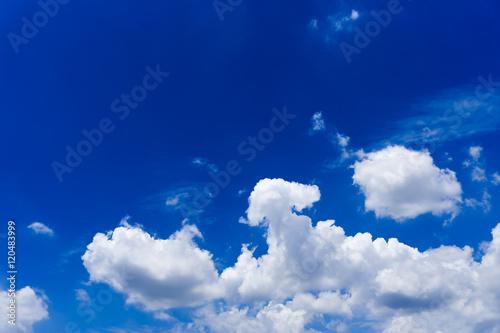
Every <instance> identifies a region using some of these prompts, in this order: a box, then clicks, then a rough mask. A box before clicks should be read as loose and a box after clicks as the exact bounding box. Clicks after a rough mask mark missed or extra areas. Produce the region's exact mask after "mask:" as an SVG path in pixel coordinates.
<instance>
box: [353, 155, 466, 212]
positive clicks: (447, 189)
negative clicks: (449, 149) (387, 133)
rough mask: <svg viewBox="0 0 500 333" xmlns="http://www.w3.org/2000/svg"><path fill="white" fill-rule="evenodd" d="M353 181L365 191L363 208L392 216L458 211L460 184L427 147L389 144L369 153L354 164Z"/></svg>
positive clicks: (460, 200) (460, 199)
mask: <svg viewBox="0 0 500 333" xmlns="http://www.w3.org/2000/svg"><path fill="white" fill-rule="evenodd" d="M353 168H354V175H353V180H354V184H356V185H359V186H360V188H361V190H362V191H363V194H364V195H365V208H366V210H367V211H373V212H375V214H376V216H377V217H390V218H393V219H395V220H400V221H401V220H404V219H408V218H415V217H417V216H419V215H421V214H425V213H432V214H434V215H442V214H451V216H452V218H453V217H454V216H456V215H457V214H458V213H459V212H460V203H461V202H462V188H461V185H460V183H459V182H458V181H457V177H456V175H455V173H454V172H453V171H451V170H449V169H439V168H438V167H437V166H435V165H434V161H433V159H432V157H431V156H430V154H429V152H427V151H425V150H424V151H413V150H410V149H407V148H405V147H403V146H388V147H386V148H384V149H382V150H378V151H374V152H371V153H368V154H366V155H365V156H364V158H363V159H362V160H361V161H357V162H356V163H355V164H354V165H353Z"/></svg>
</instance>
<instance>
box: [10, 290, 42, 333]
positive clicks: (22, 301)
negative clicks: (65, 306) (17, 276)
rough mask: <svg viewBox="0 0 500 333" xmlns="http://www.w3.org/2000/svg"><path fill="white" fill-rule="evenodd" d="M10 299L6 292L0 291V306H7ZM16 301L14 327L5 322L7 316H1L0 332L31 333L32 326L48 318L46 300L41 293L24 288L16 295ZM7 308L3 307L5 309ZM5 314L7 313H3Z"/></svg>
mask: <svg viewBox="0 0 500 333" xmlns="http://www.w3.org/2000/svg"><path fill="white" fill-rule="evenodd" d="M9 301H10V297H9V296H8V292H7V291H4V290H1V291H0V304H2V308H3V305H7V304H9ZM16 301H17V317H16V318H17V319H16V325H15V326H13V325H11V324H9V323H8V322H7V316H2V317H3V318H2V320H1V321H0V331H2V332H23V333H32V332H33V325H34V324H35V323H37V322H39V321H41V320H44V319H48V318H49V312H48V311H47V309H48V305H47V302H48V298H47V296H45V294H43V292H41V291H37V290H35V289H33V288H31V287H29V286H28V287H24V288H22V289H20V290H18V291H17V293H16ZM6 307H7V306H5V308H6ZM5 313H7V311H5Z"/></svg>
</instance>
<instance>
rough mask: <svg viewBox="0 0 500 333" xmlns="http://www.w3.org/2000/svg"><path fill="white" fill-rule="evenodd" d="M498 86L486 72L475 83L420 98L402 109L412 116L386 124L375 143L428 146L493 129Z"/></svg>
mask: <svg viewBox="0 0 500 333" xmlns="http://www.w3.org/2000/svg"><path fill="white" fill-rule="evenodd" d="M498 87H500V81H498V82H497V81H494V79H493V77H492V75H491V74H490V75H489V76H488V77H487V78H485V77H483V76H479V77H478V83H477V84H475V85H467V86H462V87H457V88H453V89H448V90H446V91H443V92H440V93H438V94H436V95H435V96H432V97H429V98H422V99H421V101H419V102H417V103H414V104H413V105H412V106H411V107H410V109H409V110H407V111H405V112H404V113H409V114H412V116H409V117H403V118H402V119H400V120H397V121H395V122H393V123H390V124H388V126H387V128H386V129H385V130H384V131H383V133H384V134H383V135H384V137H383V138H382V135H380V142H379V143H381V144H384V145H386V144H409V145H411V144H414V145H416V146H419V147H426V148H429V147H430V149H431V150H432V146H434V145H437V144H440V143H443V142H446V141H451V140H456V139H460V138H464V137H470V136H473V135H478V134H482V133H488V132H493V131H496V130H498V129H499V128H500V112H498V111H499V107H500V89H498ZM387 133H390V134H389V136H387ZM477 153H480V151H478V152H477Z"/></svg>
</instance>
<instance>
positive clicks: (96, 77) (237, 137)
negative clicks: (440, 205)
mask: <svg viewBox="0 0 500 333" xmlns="http://www.w3.org/2000/svg"><path fill="white" fill-rule="evenodd" d="M401 5H402V6H403V7H404V9H403V11H402V12H401V13H400V14H397V15H393V16H392V21H391V23H390V24H389V25H388V26H387V27H385V28H382V30H381V32H380V34H379V35H377V36H376V37H374V38H373V39H372V41H371V42H370V44H369V45H368V46H367V47H366V48H364V49H362V50H361V52H360V53H359V54H354V55H353V56H352V62H351V63H349V64H348V63H347V62H346V59H345V58H344V56H343V55H342V52H341V49H340V47H339V43H340V42H347V43H350V44H353V38H354V36H355V34H356V32H355V31H354V30H352V28H353V27H354V26H359V27H361V28H363V27H364V26H365V24H366V22H369V21H370V20H372V17H371V16H370V14H369V12H370V11H371V10H381V9H385V8H386V7H387V1H342V2H336V1H335V2H332V1H316V0H315V1H310V2H304V3H290V2H289V1H273V2H252V1H247V0H243V2H242V3H241V4H240V5H238V6H236V7H234V10H233V11H232V12H226V13H225V14H224V20H223V21H221V20H220V19H219V16H218V15H217V13H216V11H215V10H214V8H213V6H212V3H211V2H210V1H203V2H199V1H167V2H160V1H150V2H138V1H125V2H118V1H114V2H111V3H102V2H99V1H86V2H78V1H70V2H69V3H67V4H65V5H60V8H59V12H58V13H57V14H56V15H55V16H54V17H52V18H50V19H49V22H48V24H47V25H46V26H43V27H41V28H40V29H39V31H38V33H37V34H36V36H34V37H33V38H31V39H29V42H28V43H26V44H20V45H19V46H18V49H19V50H18V51H19V52H17V53H16V52H15V50H14V48H13V46H12V45H11V43H10V42H9V38H8V33H9V32H13V33H15V34H21V28H22V26H23V21H22V20H21V18H22V17H27V18H29V19H30V20H31V18H32V15H33V14H34V13H36V12H38V11H39V10H40V7H39V5H38V4H37V2H36V1H28V2H13V1H4V2H3V3H2V4H1V5H0V28H1V31H2V32H3V36H4V37H3V39H2V42H1V43H0V57H1V61H0V64H1V65H0V66H1V67H0V68H1V73H0V91H1V98H0V110H1V112H2V118H1V121H0V136H1V138H0V152H1V154H2V160H3V163H1V164H0V172H1V174H2V177H1V180H0V188H1V189H2V191H0V203H1V206H0V207H1V208H0V220H1V221H4V222H2V223H4V226H5V229H6V222H7V221H8V220H9V219H14V220H16V222H17V225H18V235H17V242H18V266H19V272H20V273H19V276H18V283H19V288H22V287H24V286H32V287H36V288H38V289H40V290H43V292H44V293H45V295H47V297H48V299H49V300H50V302H49V306H48V311H49V314H50V319H48V320H44V321H41V322H39V323H36V324H35V326H34V329H35V332H63V327H64V325H65V324H66V323H67V322H68V321H75V322H78V323H79V324H80V325H81V328H82V329H83V330H84V331H85V330H91V329H94V330H96V331H99V332H101V331H104V330H105V329H108V328H113V327H117V328H122V329H129V330H131V329H132V328H135V329H138V328H139V327H141V326H144V325H147V326H149V327H157V326H161V327H165V325H167V326H168V324H165V323H164V322H162V321H159V320H157V319H153V317H152V315H150V314H148V313H144V312H141V311H140V310H138V309H137V308H135V307H133V306H126V305H124V296H123V295H121V294H120V293H117V292H115V291H113V289H111V288H110V287H108V286H106V285H105V284H94V285H92V286H90V287H88V288H87V287H85V286H83V285H82V284H81V282H82V281H88V279H89V274H88V272H87V271H86V269H85V268H84V267H83V265H82V259H81V256H82V255H83V253H84V252H85V249H86V246H87V244H89V243H91V242H92V238H93V236H94V235H95V234H96V233H98V232H106V231H108V230H113V229H114V228H116V227H117V226H118V224H119V223H120V220H121V219H122V218H123V217H125V216H127V215H129V216H131V218H132V221H134V222H136V223H140V224H142V225H143V226H144V230H146V231H148V232H149V233H151V234H156V235H157V237H159V238H168V237H169V236H170V234H172V233H173V232H175V231H176V230H178V229H180V228H181V226H182V221H183V219H184V218H185V217H186V216H183V215H182V214H181V213H180V212H179V210H175V209H172V208H169V207H167V206H166V205H165V201H166V200H167V198H168V197H169V196H171V195H172V193H174V194H175V193H178V191H179V189H180V188H192V187H193V186H199V185H200V184H201V185H202V184H204V183H206V182H208V181H210V176H209V171H210V168H209V167H208V166H197V165H195V164H193V163H192V160H193V159H194V158H202V159H206V160H207V161H208V164H214V165H215V166H216V167H217V168H218V169H224V168H225V164H226V163H227V162H228V161H230V160H233V159H234V160H237V161H239V162H240V164H241V167H242V172H241V173H240V174H239V175H237V176H234V177H232V178H231V181H230V184H229V185H228V186H227V187H226V188H225V189H223V190H222V191H221V193H220V194H219V195H217V196H216V197H215V198H214V199H213V201H212V202H211V203H210V204H209V205H208V206H207V207H206V208H205V209H204V210H203V211H200V212H197V213H196V214H193V215H191V216H188V217H189V220H190V222H192V223H194V224H196V225H197V226H198V228H199V229H200V231H201V232H202V234H203V236H204V240H203V241H199V244H200V246H201V247H203V248H204V249H207V250H209V251H210V252H211V253H212V254H213V257H214V260H215V259H216V260H215V261H216V262H219V263H220V267H218V268H219V270H220V271H221V270H222V269H224V268H225V267H229V266H232V265H233V264H234V262H235V261H236V258H237V256H238V255H239V252H240V247H241V244H243V243H252V244H254V245H259V248H258V250H257V251H256V253H255V254H256V255H257V254H259V253H260V251H262V253H265V251H266V246H267V245H266V244H265V240H264V238H263V237H262V236H263V234H264V230H262V229H259V228H249V226H247V225H244V224H240V223H238V219H239V217H240V216H242V215H244V213H245V210H246V209H247V207H248V202H247V199H248V195H249V194H250V192H251V190H252V188H253V187H254V186H255V184H256V183H257V182H258V181H259V180H260V179H263V178H283V179H285V180H287V181H296V182H299V183H304V184H311V183H314V184H317V185H318V186H319V189H320V190H321V195H322V199H321V201H319V202H318V203H317V204H315V206H314V207H313V208H312V209H311V210H308V211H306V213H305V214H306V215H309V216H310V217H311V218H312V219H313V221H319V220H325V219H328V218H331V219H335V220H336V223H337V225H340V226H342V228H344V230H345V231H346V234H347V235H354V234H356V233H357V232H370V233H371V234H372V235H373V236H374V238H376V237H384V238H386V239H387V238H391V237H394V238H397V239H398V240H399V241H400V242H402V243H405V244H408V245H409V246H412V247H416V248H418V249H419V250H420V251H425V250H427V249H428V248H436V247H439V246H440V245H442V244H444V245H456V246H459V247H463V246H465V245H469V246H471V247H473V248H475V249H478V247H479V244H480V243H481V242H482V241H485V240H490V239H491V235H490V233H491V229H492V228H493V227H494V226H495V225H496V223H498V222H499V219H498V218H499V215H500V212H499V210H498V203H499V201H498V197H499V196H500V191H499V188H500V187H498V186H497V187H495V186H493V185H491V183H487V184H486V183H479V182H474V181H472V180H471V176H470V173H471V169H470V168H465V167H464V166H463V164H462V163H463V161H464V160H466V159H468V158H470V157H469V155H468V151H469V147H471V146H481V147H482V148H483V150H482V155H481V161H482V163H483V164H482V167H483V168H484V169H485V170H486V174H487V176H488V177H489V176H491V174H493V173H494V172H496V171H498V170H500V159H499V158H498V145H497V142H498V139H499V137H498V131H497V130H498V126H497V125H498V123H497V120H498V117H497V116H496V115H494V116H493V115H492V116H491V118H485V120H484V119H483V121H477V122H472V120H471V119H472V118H467V119H463V123H464V124H465V125H461V128H464V126H466V124H467V122H469V121H471V122H470V123H469V124H470V126H471V127H473V129H474V133H473V134H470V133H468V134H467V135H466V134H464V133H461V134H458V135H456V136H447V135H444V134H443V139H442V140H441V141H440V142H439V144H438V145H436V147H435V149H433V150H432V151H431V156H432V157H433V159H434V163H435V165H436V166H438V167H439V168H450V169H451V170H453V171H455V172H456V173H457V179H458V181H459V182H460V183H461V185H462V189H463V198H464V199H465V198H476V199H478V200H480V199H481V195H482V191H483V189H484V188H486V187H487V188H488V193H489V195H490V196H491V198H490V200H489V201H490V203H491V206H492V207H491V210H489V211H487V212H483V209H482V208H480V207H479V208H476V209H472V208H471V207H465V206H463V208H462V209H461V213H460V214H459V215H458V216H457V217H456V218H455V220H454V221H453V222H452V223H451V225H450V226H447V227H443V222H444V220H445V219H446V217H443V216H442V217H436V216H433V215H431V214H423V215H421V216H418V217H417V218H415V219H410V220H408V221H406V222H404V223H400V222H397V221H394V220H392V219H390V218H379V219H377V218H376V217H375V214H374V213H373V212H365V209H364V196H363V194H362V193H361V192H360V189H359V187H356V186H353V185H352V183H353V179H352V174H353V170H352V169H351V168H349V166H350V165H351V164H352V163H349V162H346V163H341V164H340V165H338V166H337V167H327V165H328V164H331V163H332V162H333V161H337V160H338V159H339V157H340V151H339V149H338V147H337V146H336V145H335V144H332V139H331V138H330V137H329V135H328V133H336V132H339V133H342V134H343V135H347V136H349V137H350V138H351V140H350V143H351V145H352V147H353V149H355V150H357V149H360V148H363V149H364V151H365V152H369V151H372V150H374V149H379V148H381V147H382V146H383V145H384V144H385V143H387V142H386V141H385V140H389V143H391V144H405V145H406V146H407V147H408V148H413V149H418V146H416V145H414V144H413V145H412V144H411V143H408V142H403V141H401V140H400V141H398V142H396V141H397V140H393V141H392V142H391V141H390V140H391V138H394V137H396V136H397V135H398V134H401V132H404V131H407V130H408V128H409V127H404V126H402V125H401V124H405V123H406V122H408V121H410V119H415V118H419V117H430V116H432V115H430V114H429V113H428V112H427V110H425V108H424V107H422V105H430V104H432V103H433V101H434V102H435V103H438V102H436V101H444V100H447V98H448V97H449V96H457V95H460V94H462V95H463V96H467V95H471V94H472V95H473V94H474V88H475V87H476V86H477V84H478V83H479V81H478V79H477V78H478V76H483V77H485V78H487V77H488V76H489V75H490V74H491V75H492V76H493V78H498V77H500V63H499V62H498V59H500V43H499V40H498V36H499V35H500V25H499V23H498V22H499V21H498V13H499V12H500V4H499V3H497V2H495V1H486V0H479V1H474V2H467V3H463V2H461V3H456V2H453V3H451V2H435V1H423V0H414V1H411V2H409V1H407V0H402V1H401ZM353 9H355V10H356V11H357V12H359V13H360V14H361V15H360V17H359V18H358V19H357V20H355V21H352V22H347V25H346V26H345V27H344V28H343V29H342V30H339V31H336V30H335V29H334V28H332V27H330V26H329V21H328V19H327V17H328V16H329V15H331V16H335V15H341V16H342V15H350V13H351V10H353ZM311 20H317V22H318V24H319V28H318V29H314V28H312V27H311ZM327 36H328V38H327ZM157 65H158V66H159V67H160V68H161V70H162V71H164V72H169V73H170V75H169V76H168V77H166V78H164V79H163V82H161V83H160V84H159V85H158V87H157V88H156V89H154V90H152V91H149V92H148V96H147V98H146V99H145V100H144V101H143V102H141V103H139V105H138V106H137V108H135V109H133V110H131V111H130V115H129V116H128V117H127V118H126V119H123V120H120V119H119V117H118V116H119V115H120V114H117V113H113V112H112V110H111V103H112V102H113V101H114V100H115V99H116V98H120V95H121V94H130V91H131V89H132V88H134V87H135V86H137V85H139V84H141V83H142V81H143V78H144V76H145V75H146V74H148V72H147V70H146V69H145V68H146V67H147V66H150V67H152V68H155V67H156V66H157ZM454 94H455V95H454ZM495 94H498V92H495ZM496 101H497V99H495V98H492V99H491V100H490V102H491V103H492V104H494V108H493V111H492V112H493V114H494V113H498V105H496V104H495V103H496ZM284 106H286V108H287V110H288V112H289V113H292V114H295V115H297V116H296V118H295V119H293V120H291V122H290V124H289V125H288V126H286V128H285V130H283V131H282V132H280V133H277V134H276V135H275V138H274V140H273V141H272V142H271V143H269V144H268V145H267V146H266V148H265V149H264V150H263V151H261V152H259V153H258V154H257V156H256V158H255V159H254V160H253V161H252V162H250V163H247V162H245V156H242V155H241V154H239V153H238V148H237V147H238V145H239V144H240V143H241V142H243V141H244V140H245V139H246V138H247V137H248V136H249V135H256V134H257V133H258V132H259V131H260V130H261V129H262V128H264V127H267V126H268V125H269V121H270V119H271V118H272V117H273V116H274V114H273V112H272V110H273V108H277V109H278V110H282V109H283V107H284ZM440 107H441V108H442V111H441V110H438V111H436V113H434V115H435V116H436V117H437V116H438V114H439V115H442V114H443V113H444V111H445V107H443V106H440ZM318 111H322V112H323V113H322V114H323V117H324V120H325V122H326V123H327V130H326V131H325V132H323V133H318V134H314V135H309V129H310V127H311V120H310V119H311V117H312V115H313V114H314V113H315V112H318ZM103 118H109V119H111V121H112V122H113V125H114V126H115V129H114V131H113V132H112V133H110V134H105V135H104V137H103V140H102V143H101V144H100V145H98V146H97V147H94V148H93V151H92V153H91V154H90V155H89V156H88V157H84V158H83V161H82V162H81V164H80V165H78V166H77V167H76V168H74V170H73V172H72V173H65V174H64V175H63V181H62V182H60V181H59V180H58V177H57V176H56V174H55V172H54V170H53V167H52V165H51V164H52V163H53V162H54V161H58V162H60V163H64V160H65V158H66V154H67V152H66V150H65V147H66V146H67V145H69V146H70V147H73V148H74V149H76V146H77V144H78V142H79V141H80V140H83V139H85V137H84V135H83V134H82V130H84V129H86V130H91V129H93V128H96V127H98V126H99V122H100V121H101V119H103ZM426 119H427V118H426ZM486 124H488V125H490V127H491V129H490V130H488V131H483V130H482V129H483V128H484V127H485V126H486ZM415 128H416V127H415ZM445 131H451V130H450V129H449V128H448V129H446V128H445ZM459 132H460V131H459ZM332 135H333V134H332ZM445 153H448V154H449V156H451V157H452V158H453V160H452V161H448V160H447V157H446V156H445ZM351 162H353V161H351ZM244 188H245V189H246V190H247V191H246V192H245V193H243V194H242V195H238V191H240V190H242V189H244ZM36 221H38V222H42V223H43V224H45V225H46V226H48V227H50V228H51V229H52V230H53V231H54V235H53V236H47V235H41V234H35V233H34V232H33V231H32V230H31V229H28V225H30V224H31V223H33V222H36ZM0 232H5V231H2V230H0ZM4 243H5V242H4V240H2V244H4ZM2 267H3V266H2ZM4 275H5V272H1V273H0V277H4ZM3 280H4V279H3ZM5 286H6V285H5ZM5 286H4V285H2V288H4V287H5ZM81 288H87V291H88V292H89V294H90V295H91V297H92V295H93V293H94V294H95V293H96V292H97V291H98V290H99V289H101V288H109V290H111V291H112V292H113V296H114V299H113V302H112V303H111V304H110V305H108V306H107V307H106V308H105V309H104V310H103V312H102V313H99V314H98V315H97V317H96V320H94V321H92V322H91V323H85V321H84V320H83V319H82V317H81V316H79V315H78V314H77V313H76V312H75V308H76V307H77V305H78V301H77V300H76V299H75V291H74V290H75V289H81ZM188 313H189V310H174V311H172V312H171V313H170V314H172V315H173V316H177V318H178V319H179V320H180V321H189V314H188ZM20 316H21V315H20ZM89 332H90V331H89Z"/></svg>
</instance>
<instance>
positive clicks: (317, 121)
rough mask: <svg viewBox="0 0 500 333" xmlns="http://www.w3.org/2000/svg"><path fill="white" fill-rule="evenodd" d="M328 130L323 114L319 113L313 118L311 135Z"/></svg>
mask: <svg viewBox="0 0 500 333" xmlns="http://www.w3.org/2000/svg"><path fill="white" fill-rule="evenodd" d="M325 129H326V124H325V120H324V119H323V112H322V111H318V112H316V113H315V114H313V116H312V117H311V128H310V129H309V135H312V134H314V133H316V132H320V131H324V130H325Z"/></svg>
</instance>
